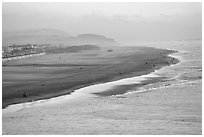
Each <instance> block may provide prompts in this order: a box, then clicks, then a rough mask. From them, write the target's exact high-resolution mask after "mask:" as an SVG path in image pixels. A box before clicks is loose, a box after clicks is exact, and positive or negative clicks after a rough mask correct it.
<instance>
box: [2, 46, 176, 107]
mask: <svg viewBox="0 0 204 137" xmlns="http://www.w3.org/2000/svg"><path fill="white" fill-rule="evenodd" d="M172 52H174V51H170V50H163V49H155V48H149V47H148V48H147V47H111V48H108V47H96V46H88V47H83V46H80V47H77V46H76V47H72V48H58V49H50V50H48V53H47V54H46V55H44V56H36V57H31V58H25V59H20V60H13V61H7V62H3V73H2V75H3V92H2V100H3V108H5V107H7V106H8V105H10V104H15V103H21V102H26V101H33V100H38V99H45V98H50V97H54V96H59V95H64V94H70V93H71V92H73V91H74V89H78V88H80V87H84V86H87V85H91V84H94V83H100V82H106V81H111V80H116V79H120V78H125V77H130V76H137V75H142V74H147V73H149V72H151V71H153V70H154V69H158V68H160V67H162V66H164V65H169V64H172V63H176V62H177V61H178V60H176V59H173V58H171V57H168V56H167V55H168V54H170V53H172ZM25 93H26V98H25V97H23V94H25Z"/></svg>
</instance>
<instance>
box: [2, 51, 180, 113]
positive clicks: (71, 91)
mask: <svg viewBox="0 0 204 137" xmlns="http://www.w3.org/2000/svg"><path fill="white" fill-rule="evenodd" d="M160 50H161V49H160ZM162 50H163V49H162ZM165 51H168V53H166V54H164V56H165V57H169V59H173V57H170V56H169V55H170V54H173V53H175V52H177V51H172V50H166V49H165ZM173 60H174V61H173V62H172V63H171V64H176V63H178V62H179V60H177V59H176V58H174V59H173ZM171 64H168V65H165V64H158V65H157V66H156V67H155V68H152V69H150V68H149V69H146V70H145V71H139V72H138V71H136V72H134V71H133V72H131V71H130V72H128V73H125V74H123V75H116V76H112V77H107V78H104V79H103V78H102V79H100V80H97V82H90V83H88V84H82V85H78V86H74V87H73V88H70V89H68V90H64V91H61V92H60V93H58V94H56V93H50V94H48V95H43V97H42V96H41V97H38V96H37V97H33V98H32V100H30V101H23V102H16V103H12V104H8V105H5V104H4V105H3V109H5V108H7V107H8V106H10V105H16V104H20V103H24V102H33V101H39V100H45V99H50V98H55V97H59V96H64V95H70V94H72V93H74V91H75V90H78V89H81V88H84V87H88V86H92V85H96V84H101V83H106V82H111V81H116V80H120V79H125V78H129V77H134V76H141V75H147V74H150V73H152V72H154V71H155V70H158V69H161V68H162V67H164V66H169V65H171Z"/></svg>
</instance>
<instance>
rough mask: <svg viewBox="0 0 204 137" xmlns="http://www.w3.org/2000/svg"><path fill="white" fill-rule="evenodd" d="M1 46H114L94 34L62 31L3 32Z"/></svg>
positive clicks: (112, 43)
mask: <svg viewBox="0 0 204 137" xmlns="http://www.w3.org/2000/svg"><path fill="white" fill-rule="evenodd" d="M2 35H3V36H2V41H3V42H2V44H3V46H8V45H10V44H53V45H62V46H73V45H85V44H92V45H99V46H100V45H107V46H108V45H115V44H116V42H115V41H114V40H113V39H110V38H106V37H105V36H102V35H96V34H80V35H78V36H76V37H75V36H71V35H69V34H67V33H66V32H64V31H60V30H55V29H37V30H25V31H15V32H3V34H2Z"/></svg>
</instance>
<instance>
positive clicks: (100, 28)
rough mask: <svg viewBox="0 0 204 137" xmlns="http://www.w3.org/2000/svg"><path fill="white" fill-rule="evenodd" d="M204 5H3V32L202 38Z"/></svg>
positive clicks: (142, 38) (163, 38)
mask: <svg viewBox="0 0 204 137" xmlns="http://www.w3.org/2000/svg"><path fill="white" fill-rule="evenodd" d="M201 6H202V4H201V3H3V6H2V9H3V12H2V17H3V31H16V30H25V29H40V28H52V29H59V30H63V31H66V32H67V33H68V34H70V35H77V34H82V33H96V34H102V35H105V36H108V37H111V38H115V39H117V40H120V41H134V40H139V41H144V40H175V39H197V38H201V32H202V30H201V29H202V18H201V17H202V9H201Z"/></svg>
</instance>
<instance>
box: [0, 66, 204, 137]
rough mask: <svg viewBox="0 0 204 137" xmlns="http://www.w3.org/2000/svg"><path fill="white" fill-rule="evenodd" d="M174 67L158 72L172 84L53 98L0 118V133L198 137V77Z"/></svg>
mask: <svg viewBox="0 0 204 137" xmlns="http://www.w3.org/2000/svg"><path fill="white" fill-rule="evenodd" d="M176 66H177V65H176ZM179 67H180V69H181V70H182V71H181V70H178V68H175V67H172V66H171V67H170V68H171V69H168V67H167V69H166V70H163V71H161V70H159V71H158V72H159V73H161V74H162V73H166V72H169V73H170V74H168V75H172V74H173V77H170V78H173V79H174V80H173V79H168V80H166V81H165V80H164V81H160V78H159V81H157V82H156V83H153V84H147V85H143V86H142V87H139V88H138V89H137V90H136V92H128V93H126V94H123V95H113V96H87V97H86V96H85V95H83V94H81V92H80V94H81V96H77V98H74V99H72V100H71V99H70V100H69V99H66V98H64V99H63V98H62V99H60V98H59V100H58V101H57V100H56V101H53V102H52V101H51V102H49V101H48V102H41V103H38V105H33V106H31V107H26V108H25V109H21V110H18V111H16V112H11V113H3V118H2V123H3V124H2V131H3V134H30V135H32V134H64V135H65V134H69V135H73V134H109V135H113V134H117V135H118V134H123V135H128V134H130V135H133V134H137V135H139V134H142V135H144V134H149V135H155V134H159V135H161V134H162V135H164V134H165V135H166V134H173V135H175V134H178V135H179V134H194V135H196V134H201V133H202V109H201V108H202V79H201V78H202V77H201V76H200V71H197V70H196V69H195V72H196V73H195V72H194V71H193V73H192V71H191V69H189V70H188V71H186V70H185V69H183V67H184V66H182V65H181V66H179ZM163 68H164V67H163ZM163 68H162V69H163ZM184 70H185V73H184ZM199 70H200V69H199ZM171 71H176V72H177V73H171ZM180 71H181V72H182V73H180ZM158 72H156V71H155V73H158ZM198 72H199V73H198ZM197 73H198V74H197ZM178 74H179V75H178ZM180 74H181V75H180ZM186 78H187V80H186ZM162 79H163V78H162ZM130 87H131V86H130ZM132 87H134V85H133V86H132ZM127 88H129V87H127ZM119 89H121V91H123V89H125V90H126V87H124V86H122V87H120V86H119V87H117V90H119ZM74 93H76V94H77V93H78V92H74ZM114 93H115V92H114ZM3 112H4V111H3Z"/></svg>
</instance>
